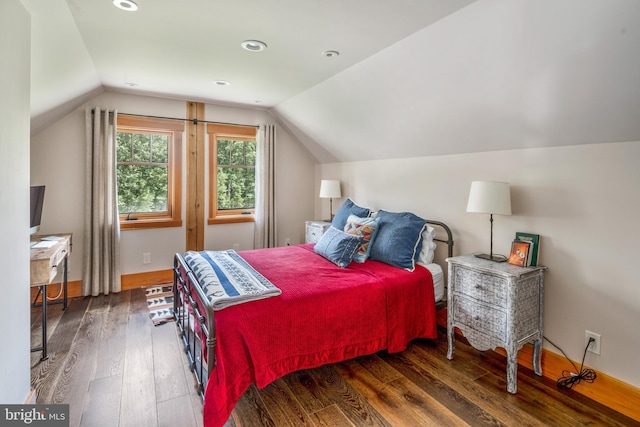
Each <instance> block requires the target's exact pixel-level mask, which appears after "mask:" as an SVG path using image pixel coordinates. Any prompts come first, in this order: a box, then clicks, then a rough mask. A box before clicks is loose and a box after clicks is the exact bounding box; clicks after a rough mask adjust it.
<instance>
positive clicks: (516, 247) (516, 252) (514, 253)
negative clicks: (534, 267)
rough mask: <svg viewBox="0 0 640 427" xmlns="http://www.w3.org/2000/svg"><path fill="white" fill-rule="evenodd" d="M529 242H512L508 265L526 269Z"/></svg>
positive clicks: (528, 260) (528, 258) (529, 251)
mask: <svg viewBox="0 0 640 427" xmlns="http://www.w3.org/2000/svg"><path fill="white" fill-rule="evenodd" d="M530 254H531V242H528V241H525V240H514V241H513V242H512V243H511V253H510V254H509V260H508V261H509V264H512V265H517V266H519V267H527V266H528V265H529V262H530Z"/></svg>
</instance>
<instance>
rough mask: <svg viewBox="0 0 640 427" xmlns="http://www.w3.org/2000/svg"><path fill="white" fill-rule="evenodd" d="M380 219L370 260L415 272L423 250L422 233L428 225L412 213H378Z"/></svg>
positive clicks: (382, 211) (381, 211)
mask: <svg viewBox="0 0 640 427" xmlns="http://www.w3.org/2000/svg"><path fill="white" fill-rule="evenodd" d="M376 218H380V224H379V225H378V233H377V234H376V240H375V241H374V242H373V245H372V246H371V254H370V256H369V257H370V258H371V259H373V260H376V261H381V262H384V263H387V264H390V265H393V266H395V267H400V268H404V269H406V270H409V271H413V270H414V269H415V266H416V260H417V259H418V255H419V254H420V250H421V249H422V232H423V231H424V230H425V229H426V227H427V223H426V221H425V220H424V219H422V218H420V217H419V216H417V215H415V214H412V213H410V212H387V211H384V210H380V211H378V214H377V216H376Z"/></svg>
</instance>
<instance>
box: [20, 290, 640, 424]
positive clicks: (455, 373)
mask: <svg viewBox="0 0 640 427" xmlns="http://www.w3.org/2000/svg"><path fill="white" fill-rule="evenodd" d="M40 319H41V318H40V312H39V310H37V309H33V310H32V319H31V320H32V345H34V346H37V345H39V342H40V333H41V331H40ZM48 320H49V322H48V328H49V349H50V351H49V355H50V357H49V359H48V360H46V361H40V360H39V357H40V353H32V357H31V366H32V368H31V378H32V379H31V383H32V387H33V388H34V389H35V390H36V391H37V402H38V403H68V404H69V405H70V407H69V408H70V425H71V426H99V427H103V426H179V427H182V426H186V427H190V426H202V403H201V401H200V398H199V397H198V395H197V393H196V389H195V382H194V379H193V375H192V374H191V372H190V371H189V368H188V365H187V360H186V356H185V355H184V353H183V352H182V347H181V344H180V341H179V339H178V336H177V330H176V327H175V325H174V324H172V323H168V324H165V325H161V326H157V327H154V326H153V324H152V322H151V320H150V319H149V317H148V313H147V309H146V300H145V297H144V291H143V290H142V289H134V290H131V291H123V292H121V293H119V294H113V295H109V296H106V297H105V296H100V297H92V298H75V299H73V300H71V301H70V304H69V309H68V310H67V311H66V312H62V310H61V306H55V305H52V306H50V307H49V310H48ZM505 366H506V361H505V359H504V357H502V356H500V355H498V354H496V353H494V352H479V351H476V350H474V349H473V348H471V347H469V346H468V345H466V344H465V343H464V342H460V341H458V342H457V343H456V353H455V359H454V360H453V361H449V360H447V359H446V339H445V337H444V335H443V334H441V335H440V337H439V339H438V340H435V341H429V340H416V341H414V342H412V343H411V344H410V345H409V348H408V349H407V350H406V351H404V352H402V353H399V354H387V353H385V352H380V353H377V354H374V355H370V356H365V357H359V358H357V359H353V360H348V361H345V362H342V363H338V364H333V365H325V366H321V367H319V368H316V369H309V370H304V371H299V372H294V373H292V374H289V375H287V376H285V377H284V378H281V379H279V380H277V381H275V382H273V383H272V384H270V385H269V386H267V387H265V388H264V389H262V390H259V389H257V388H256V387H255V386H251V387H250V388H249V389H248V390H247V392H246V393H245V394H244V395H243V396H242V398H241V399H240V401H239V402H238V404H237V405H236V408H235V409H234V411H233V414H232V416H231V417H230V419H229V421H227V423H226V425H225V427H250V426H278V427H279V426H458V425H471V426H583V425H591V426H636V425H640V423H638V422H636V421H634V420H631V419H629V418H627V417H625V416H623V415H621V414H619V413H617V412H614V411H612V410H611V409H609V408H606V407H604V406H602V405H600V404H598V403H596V402H594V401H591V400H589V399H587V398H584V397H582V396H580V395H578V394H577V393H573V392H571V391H563V390H559V389H557V387H556V386H555V383H554V382H553V381H549V380H546V379H543V378H540V377H537V376H536V375H534V374H533V373H532V372H531V371H530V370H528V369H525V368H520V369H519V371H518V393H517V394H516V395H511V394H509V393H507V392H506V382H505ZM596 381H597V380H596Z"/></svg>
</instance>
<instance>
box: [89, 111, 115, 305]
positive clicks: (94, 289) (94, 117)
mask: <svg viewBox="0 0 640 427" xmlns="http://www.w3.org/2000/svg"><path fill="white" fill-rule="evenodd" d="M117 116H118V113H117V111H116V110H111V111H109V110H101V109H99V108H95V109H87V111H86V163H85V206H84V209H85V220H84V254H83V274H82V295H84V296H88V295H93V296H96V295H99V294H104V295H107V294H109V293H110V292H120V222H119V220H118V203H117V187H116V157H115V153H116V148H115V147H116V120H117Z"/></svg>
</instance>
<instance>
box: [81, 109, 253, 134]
mask: <svg viewBox="0 0 640 427" xmlns="http://www.w3.org/2000/svg"><path fill="white" fill-rule="evenodd" d="M95 112H96V110H95V108H92V109H91V114H95ZM118 114H122V115H123V116H133V117H145V118H148V119H164V120H179V121H183V122H192V123H193V124H194V125H197V124H198V123H211V124H214V125H230V126H247V127H252V128H256V129H258V128H259V127H260V126H256V125H243V124H238V123H226V122H212V121H210V120H198V119H181V118H178V117H163V116H148V115H145V114H129V113H120V112H118Z"/></svg>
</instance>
